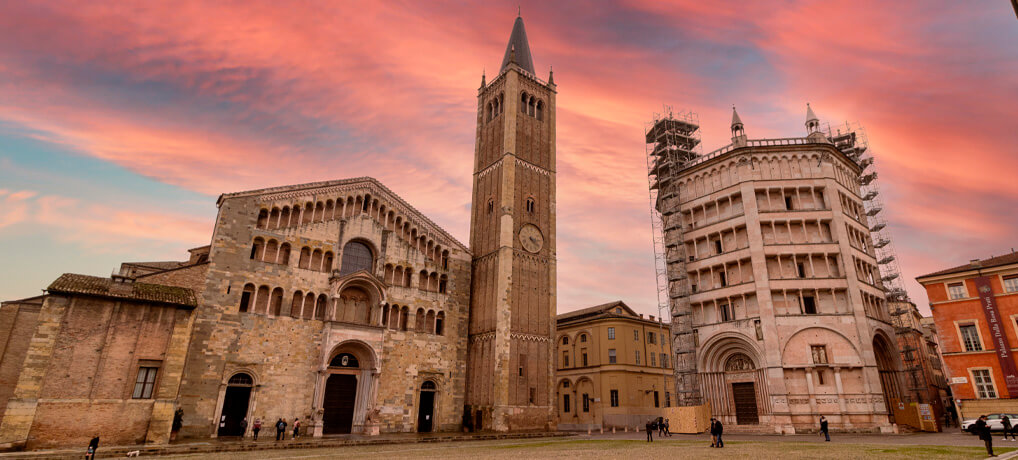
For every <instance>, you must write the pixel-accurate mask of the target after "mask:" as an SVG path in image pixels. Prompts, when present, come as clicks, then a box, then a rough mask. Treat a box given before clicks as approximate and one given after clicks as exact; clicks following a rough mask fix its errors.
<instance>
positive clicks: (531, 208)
mask: <svg viewBox="0 0 1018 460" xmlns="http://www.w3.org/2000/svg"><path fill="white" fill-rule="evenodd" d="M535 208H536V206H535V204H534V199H533V198H527V212H528V213H530V214H533V213H534V209H535Z"/></svg>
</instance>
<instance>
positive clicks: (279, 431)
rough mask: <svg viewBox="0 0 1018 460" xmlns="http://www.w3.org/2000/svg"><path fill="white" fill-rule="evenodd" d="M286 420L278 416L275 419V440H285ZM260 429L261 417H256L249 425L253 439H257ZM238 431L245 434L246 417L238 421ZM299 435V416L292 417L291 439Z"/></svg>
mask: <svg viewBox="0 0 1018 460" xmlns="http://www.w3.org/2000/svg"><path fill="white" fill-rule="evenodd" d="M286 426H287V423H286V420H283V418H282V417H280V418H279V419H278V420H276V441H285V440H286ZM260 431H262V419H260V418H256V419H255V421H254V425H251V433H252V434H253V435H254V440H255V441H257V440H258V432H260ZM240 432H241V433H244V434H242V435H241V436H244V435H245V434H247V417H245V418H244V420H241V421H240ZM299 437H300V417H294V419H293V439H297V438H299Z"/></svg>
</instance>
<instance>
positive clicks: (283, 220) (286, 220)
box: [279, 206, 290, 227]
mask: <svg viewBox="0 0 1018 460" xmlns="http://www.w3.org/2000/svg"><path fill="white" fill-rule="evenodd" d="M279 226H280V227H289V226H290V207H289V206H283V211H282V212H280V213H279Z"/></svg>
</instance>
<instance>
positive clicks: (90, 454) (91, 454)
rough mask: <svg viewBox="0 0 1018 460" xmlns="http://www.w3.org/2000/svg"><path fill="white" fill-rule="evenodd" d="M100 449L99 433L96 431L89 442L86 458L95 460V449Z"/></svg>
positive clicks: (86, 459)
mask: <svg viewBox="0 0 1018 460" xmlns="http://www.w3.org/2000/svg"><path fill="white" fill-rule="evenodd" d="M97 450H99V433H96V434H95V436H93V437H92V440H91V441H89V442H88V449H87V450H86V451H85V460H93V459H94V458H95V451H97Z"/></svg>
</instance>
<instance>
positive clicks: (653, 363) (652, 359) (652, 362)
mask: <svg viewBox="0 0 1018 460" xmlns="http://www.w3.org/2000/svg"><path fill="white" fill-rule="evenodd" d="M647 354H648V355H649V356H650V367H657V357H656V356H655V355H654V353H647Z"/></svg>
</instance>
